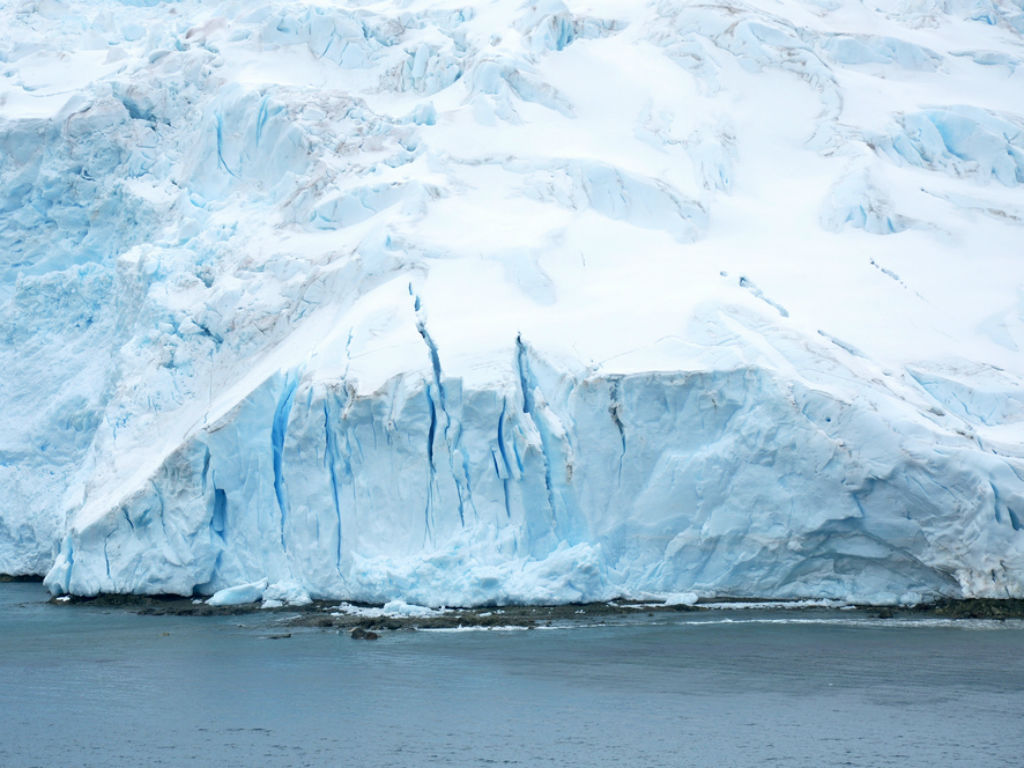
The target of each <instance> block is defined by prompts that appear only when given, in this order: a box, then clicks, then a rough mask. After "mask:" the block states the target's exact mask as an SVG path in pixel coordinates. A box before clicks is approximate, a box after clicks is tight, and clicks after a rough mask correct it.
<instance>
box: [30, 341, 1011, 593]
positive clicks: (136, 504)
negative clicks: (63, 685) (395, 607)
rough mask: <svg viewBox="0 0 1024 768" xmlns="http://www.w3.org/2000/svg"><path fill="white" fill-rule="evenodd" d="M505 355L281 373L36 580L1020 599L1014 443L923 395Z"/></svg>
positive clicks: (158, 587)
mask: <svg viewBox="0 0 1024 768" xmlns="http://www.w3.org/2000/svg"><path fill="white" fill-rule="evenodd" d="M510 369H511V373H512V374H514V375H513V376H512V377H511V379H512V380H513V381H515V382H516V385H515V386H514V387H513V388H510V389H507V390H502V389H501V388H483V389H469V388H463V385H462V381H461V379H458V378H448V377H446V376H445V374H444V371H443V370H442V369H440V367H438V368H437V369H435V370H434V372H433V373H432V375H428V376H427V377H425V378H424V377H420V376H418V375H416V376H406V377H402V376H400V377H397V378H396V379H394V380H393V381H392V382H391V383H390V385H389V386H388V387H386V388H384V389H383V390H381V391H378V392H375V393H372V394H367V395H357V394H353V389H352V388H350V387H347V386H345V382H344V381H322V380H317V379H316V378H315V377H312V376H307V377H305V378H301V377H299V375H298V374H297V373H294V374H287V375H286V374H281V375H277V376H273V377H271V378H270V379H268V380H266V381H265V382H264V383H263V384H262V385H261V386H259V387H258V388H257V390H256V391H254V392H253V393H251V394H250V395H249V396H248V397H247V398H245V400H244V401H243V402H242V403H241V404H240V405H239V407H238V408H236V409H234V410H233V411H231V413H230V415H229V417H228V418H226V419H225V420H222V422H219V423H218V424H217V425H216V428H209V429H206V430H204V431H200V432H199V433H198V434H195V435H194V436H193V437H191V438H190V439H189V440H188V441H187V442H186V443H185V444H183V445H182V446H181V447H180V449H179V450H177V451H176V452H175V453H174V454H173V455H172V456H171V457H169V458H168V459H167V460H166V461H165V462H164V463H163V465H162V466H161V467H160V468H159V469H158V470H157V471H156V472H155V473H154V474H153V475H152V476H151V477H148V478H146V480H145V482H143V483H141V484H140V485H139V486H138V487H135V488H134V489H129V488H126V489H123V490H124V491H125V492H124V493H123V495H122V501H121V502H120V503H118V504H117V505H116V506H114V507H112V508H111V509H109V511H107V512H106V513H105V514H104V515H101V516H100V517H98V518H97V519H95V520H92V521H89V522H85V523H83V524H82V525H81V526H80V527H75V526H73V527H72V529H71V531H70V533H69V534H68V536H67V537H66V539H65V541H64V542H63V544H62V546H61V550H60V554H59V556H58V558H57V562H56V564H55V565H54V567H53V568H52V569H51V571H50V573H49V574H48V575H47V577H46V584H47V586H48V587H49V589H50V590H51V591H52V592H53V593H54V594H60V593H72V594H77V595H95V594H98V593H101V592H116V593H138V594H160V593H174V594H182V595H191V594H193V593H199V594H206V595H210V594H216V593H221V592H222V590H225V589H227V588H231V587H235V586H236V585H239V584H250V585H251V584H252V583H260V582H264V580H265V581H266V583H271V584H273V583H277V582H287V583H291V584H294V585H296V586H297V588H298V589H300V590H303V591H304V592H305V593H306V594H308V595H309V596H310V597H312V598H314V599H316V598H326V599H346V600H355V601H361V602H368V603H386V602H389V601H391V600H396V599H401V600H405V601H407V602H410V603H415V604H418V605H424V606H441V605H463V606H473V605H482V604H509V603H522V604H541V603H547V604H550V603H567V602H590V601H601V600H607V599H611V598H614V597H619V596H622V595H627V596H628V595H637V594H642V593H659V594H666V593H684V592H693V593H696V594H699V595H716V594H717V595H720V594H732V595H757V596H759V597H766V598H790V597H808V596H811V597H819V598H831V599H840V600H848V601H851V602H857V603H872V604H884V603H900V602H907V600H908V599H909V597H908V596H913V598H914V600H915V601H916V600H920V599H932V598H935V597H943V596H948V597H974V596H977V597H1020V596H1022V595H1024V532H1021V530H1020V528H1021V526H1020V522H1019V521H1020V515H1021V510H1024V480H1022V479H1021V478H1022V477H1024V462H1022V461H1021V460H1020V459H1019V458H1014V457H1007V456H1001V455H997V454H995V453H993V452H989V451H988V450H986V449H984V448H983V447H981V445H980V443H979V442H978V441H976V440H970V439H965V438H963V437H961V436H958V435H955V434H951V433H950V431H948V430H946V429H944V428H942V427H941V426H939V425H938V424H936V423H935V421H936V420H935V419H934V417H933V418H932V419H931V420H929V419H926V418H923V417H922V413H921V412H920V408H919V405H920V404H918V405H917V406H915V405H912V404H911V403H909V402H907V400H906V399H905V398H901V397H897V396H892V397H889V398H888V399H884V398H883V399H880V400H879V399H877V398H872V399H871V400H870V401H869V400H868V399H865V398H861V397H847V396H842V395H839V394H836V393H834V392H829V391H827V390H826V389H818V388H814V387H811V386H809V385H808V384H807V382H805V381H802V380H800V379H799V378H794V377H792V376H787V375H785V374H783V373H780V372H778V371H770V370H767V369H764V368H760V367H738V368H733V369H728V370H704V371H688V372H658V373H633V374H628V375H612V374H600V375H598V374H595V375H592V376H590V377H585V376H584V377H580V376H571V375H568V374H564V373H558V372H557V371H555V370H554V369H553V368H551V367H549V366H548V365H546V364H545V362H544V361H543V360H542V359H541V358H539V357H538V356H537V355H536V353H534V352H533V350H532V349H530V348H529V347H528V346H527V345H526V344H524V343H522V342H520V343H518V344H517V347H516V351H515V355H514V359H513V360H511V361H510Z"/></svg>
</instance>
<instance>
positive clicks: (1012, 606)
mask: <svg viewBox="0 0 1024 768" xmlns="http://www.w3.org/2000/svg"><path fill="white" fill-rule="evenodd" d="M11 580H14V579H11ZM18 580H21V581H28V579H18ZM50 602H51V603H53V604H55V605H63V606H69V607H70V606H75V607H83V608H86V607H91V608H104V609H112V608H113V609H121V610H126V611H131V612H134V613H137V614H140V615H149V616H167V615H173V616H241V615H246V614H254V613H258V614H260V615H277V616H279V617H280V623H281V625H282V626H286V627H296V628H299V627H305V628H315V629H322V630H335V631H339V632H341V631H346V632H352V631H353V630H359V632H357V633H356V635H354V636H366V635H367V634H371V635H372V634H373V633H376V632H381V631H385V630H388V631H394V630H400V629H455V628H459V627H481V628H487V627H520V628H526V629H530V628H533V627H538V626H551V625H554V624H602V623H606V622H608V621H610V620H616V619H623V618H626V617H632V618H654V617H656V616H658V615H665V614H673V613H681V612H686V613H707V612H710V611H723V610H729V609H726V608H723V607H722V604H723V603H731V604H733V606H732V609H740V608H745V609H748V610H786V611H799V612H801V613H821V612H834V611H836V610H837V608H838V604H836V605H812V606H807V605H803V604H802V603H803V602H805V601H801V600H777V599H767V598H762V599H755V598H735V597H725V598H714V599H702V600H699V601H698V602H697V603H696V604H694V605H686V604H678V605H669V604H662V603H653V602H646V601H638V600H614V601H610V602H602V603H576V604H567V605H504V606H484V607H476V608H449V609H447V610H445V611H443V612H437V613H431V614H429V615H422V616H373V615H365V614H366V613H371V614H372V613H373V611H374V609H379V608H380V607H381V606H380V605H373V604H367V603H356V602H351V603H346V606H347V610H345V611H343V610H341V609H340V608H339V601H337V600H317V601H314V602H313V603H310V604H309V605H305V606H282V607H276V608H263V607H261V605H260V603H249V604H245V605H231V606H212V605H207V604H206V603H205V602H201V601H199V600H197V599H194V598H188V597H181V596H178V595H158V596H141V595H118V594H104V595H98V596H96V597H73V596H72V597H62V598H51V601H50ZM787 604H792V605H791V606H790V605H787ZM843 608H844V610H847V611H856V612H858V613H860V614H861V615H868V616H871V617H875V618H881V619H914V618H928V617H933V618H949V619H964V620H970V619H989V620H1006V619H1024V600H1022V599H1016V598H1006V599H992V598H966V599H953V598H947V599H942V600H938V601H936V602H933V603H927V604H921V605H916V606H885V605H882V606H880V605H850V606H843Z"/></svg>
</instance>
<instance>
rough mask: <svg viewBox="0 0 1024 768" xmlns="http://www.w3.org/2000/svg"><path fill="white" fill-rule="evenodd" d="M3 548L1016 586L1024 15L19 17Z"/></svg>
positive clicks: (500, 584)
mask: <svg viewBox="0 0 1024 768" xmlns="http://www.w3.org/2000/svg"><path fill="white" fill-rule="evenodd" d="M0 340H2V342H0V371H2V373H0V384H2V386H0V402H2V408H3V417H2V418H3V424H4V428H3V430H2V432H0V572H2V573H8V574H37V575H45V583H46V585H47V587H48V588H49V590H50V591H51V592H52V593H53V594H65V593H67V594H73V595H83V596H90V595H96V594H99V593H111V592H112V593H136V594H163V593H172V594H180V595H197V596H204V597H209V596H215V597H214V601H215V602H216V603H220V604H224V603H230V602H241V601H246V602H247V601H254V600H259V599H263V600H265V601H266V602H267V603H269V604H281V603H291V604H300V603H303V602H308V601H309V600H311V599H316V598H331V599H345V600H351V601H365V602H370V603H387V602H389V601H402V602H403V604H407V605H412V606H432V607H438V606H443V605H459V606H473V605H485V604H504V603H567V602H587V601H599V600H608V599H611V598H615V597H636V598H645V599H646V598H649V597H652V596H672V595H676V596H679V595H687V596H692V597H693V599H696V597H697V596H701V597H711V596H757V597H770V598H790V597H791V598H833V599H838V600H848V601H855V602H861V603H872V604H894V603H915V602H920V601H925V600H931V599H935V598H938V597H943V596H948V597H1024V3H1022V2H1020V0H870V1H865V2H847V3H844V2H838V1H837V0H781V1H779V0H775V1H771V2H770V1H769V0H744V1H742V2H719V1H718V0H708V2H684V1H683V0H650V1H647V2H632V1H631V0H589V1H586V2H585V1H582V0H581V1H580V2H576V1H575V0H565V2H563V1H562V0H537V1H536V2H525V3H523V2H519V0H512V1H511V2H505V1H503V0H502V1H498V0H465V2H463V3H461V4H460V3H450V2H444V1H442V0H437V1H435V0H401V1H399V0H353V1H352V2H340V1H339V2H332V1H331V0H320V1H319V2H311V1H307V0H297V1H296V2H285V1H284V0H274V1H272V2H267V3H263V2H258V3H252V2H242V1H241V0H220V1H217V2H199V0H182V1H181V2H156V1H155V0H152V1H150V0H120V1H119V0H103V2H85V1H84V0H31V1H30V0H12V1H11V2H7V3H4V4H3V7H2V8H0Z"/></svg>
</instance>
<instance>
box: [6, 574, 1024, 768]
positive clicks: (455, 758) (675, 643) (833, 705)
mask: <svg viewBox="0 0 1024 768" xmlns="http://www.w3.org/2000/svg"><path fill="white" fill-rule="evenodd" d="M45 600H46V595H45V593H44V591H43V589H42V587H41V586H40V585H38V584H0V766H4V767H5V768H21V767H22V766H46V767H47V768H49V767H50V766H160V765H163V766H349V765H351V766H358V767H359V768H373V767H375V766H414V767H415V766H430V765H455V766H480V765H528V766H538V765H540V766H544V765H551V766H618V767H627V768H628V767H632V766H636V767H638V768H641V767H642V768H650V767H652V766H673V767H675V766H715V767H716V768H718V767H726V766H765V765H778V766H787V767H788V766H814V767H815V768H817V767H818V766H833V765H838V766H866V767H870V768H878V767H879V766H927V768H945V767H947V766H971V768H983V767H984V766H1013V767H1014V768H1017V767H1018V766H1021V765H1024V623H1022V622H1006V623H1003V624H998V623H987V622H973V623H971V622H962V623H956V624H954V623H952V622H938V621H927V622H919V623H915V624H907V623H903V624H900V623H893V622H891V621H889V622H886V621H881V620H873V619H869V618H866V617H864V616H862V615H859V614H858V615H855V614H851V613H842V612H799V613H794V612H788V613H786V612H771V611H757V612H751V611H728V612H716V613H714V614H701V615H699V616H698V617H696V618H690V617H687V616H685V615H683V616H676V615H673V616H672V617H671V620H670V622H666V621H662V620H661V619H660V616H659V617H655V618H646V617H644V620H645V622H646V623H643V622H642V621H641V620H638V621H636V622H626V621H624V622H623V623H621V624H620V625H618V626H588V627H576V628H554V629H538V630H534V631H522V630H520V631H464V632H440V631H436V632H396V633H390V634H388V633H385V634H384V635H383V636H382V637H381V639H380V640H377V641H376V642H367V641H355V640H351V639H350V638H349V637H348V636H346V635H338V634H335V633H333V632H332V633H324V632H322V631H319V630H291V631H292V636H291V637H290V638H287V639H270V638H269V635H271V634H273V633H274V632H275V631H280V630H276V629H275V627H274V622H275V620H276V619H277V618H278V617H274V616H269V615H255V616H242V617H237V616H236V617H216V618H195V617H170V616H164V617H158V616H136V615H134V614H131V613H128V612H123V611H119V610H101V609H93V608H82V607H79V608H73V607H62V606H53V605H49V604H47V603H46V602H45ZM656 620H657V621H658V622H659V623H654V622H655V621H656Z"/></svg>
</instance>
